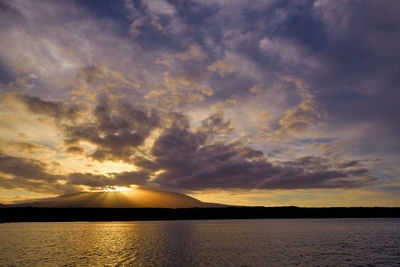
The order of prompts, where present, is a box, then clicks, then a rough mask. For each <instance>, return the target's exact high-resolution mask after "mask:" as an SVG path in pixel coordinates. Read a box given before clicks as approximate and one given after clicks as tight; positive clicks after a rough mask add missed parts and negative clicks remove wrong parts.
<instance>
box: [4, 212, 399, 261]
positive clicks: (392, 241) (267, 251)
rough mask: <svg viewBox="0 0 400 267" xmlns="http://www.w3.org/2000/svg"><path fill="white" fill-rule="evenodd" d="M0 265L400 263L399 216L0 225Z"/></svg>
mask: <svg viewBox="0 0 400 267" xmlns="http://www.w3.org/2000/svg"><path fill="white" fill-rule="evenodd" d="M0 265H1V266H10V265H16V266H60V265H61V266H70V265H74V266H82V265H83V266H87V265H90V266H104V265H112V266H114V265H120V266H124V265H131V266H400V219H274V220H215V221H162V222H161V221H160V222H67V223H65V222H58V223H11V224H0Z"/></svg>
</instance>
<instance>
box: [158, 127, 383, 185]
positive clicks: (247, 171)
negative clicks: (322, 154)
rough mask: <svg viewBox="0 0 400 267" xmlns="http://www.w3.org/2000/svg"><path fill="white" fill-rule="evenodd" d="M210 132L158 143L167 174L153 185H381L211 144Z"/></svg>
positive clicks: (358, 174) (313, 163)
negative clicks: (208, 141) (270, 160)
mask: <svg viewBox="0 0 400 267" xmlns="http://www.w3.org/2000/svg"><path fill="white" fill-rule="evenodd" d="M206 140H207V135H206V134H205V133H204V132H198V133H193V132H191V131H190V130H189V129H187V128H185V127H184V128H179V127H172V128H169V129H166V130H164V132H163V133H162V134H161V136H160V137H159V138H158V139H157V140H156V141H155V142H154V145H153V148H152V151H151V152H152V155H153V157H154V160H153V161H154V162H155V163H156V164H157V165H159V166H160V169H162V170H163V172H161V173H160V174H158V175H157V176H156V177H155V178H154V179H153V182H155V183H158V184H160V185H162V186H165V187H167V188H173V189H175V190H179V189H184V190H204V189H207V188H208V189H210V188H219V189H233V188H242V189H299V188H354V187H361V186H364V185H367V184H369V183H371V182H374V181H376V178H375V177H373V176H371V175H370V173H369V171H366V172H364V170H361V169H358V170H355V171H348V172H346V171H344V170H341V169H335V168H333V165H332V163H331V162H330V161H329V160H328V159H322V158H317V157H308V158H304V157H303V158H299V159H298V160H296V161H293V162H291V161H288V162H285V163H284V164H276V163H272V162H269V161H268V160H267V159H266V158H265V157H264V154H263V152H262V151H257V150H254V149H251V148H248V147H244V146H242V145H241V144H240V143H214V144H210V143H208V144H206V143H205V142H206Z"/></svg>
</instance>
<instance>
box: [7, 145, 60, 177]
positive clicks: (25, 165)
mask: <svg viewBox="0 0 400 267" xmlns="http://www.w3.org/2000/svg"><path fill="white" fill-rule="evenodd" d="M46 167H47V164H45V163H43V162H41V161H38V160H35V159H29V158H22V157H12V156H8V155H5V154H2V153H1V152H0V171H1V172H3V173H6V174H11V175H15V176H18V177H22V178H26V179H31V180H42V181H47V182H54V181H56V180H57V179H60V178H61V176H57V175H52V174H49V173H47V172H46V171H45V169H46Z"/></svg>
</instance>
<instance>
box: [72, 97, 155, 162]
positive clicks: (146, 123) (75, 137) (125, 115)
mask: <svg viewBox="0 0 400 267" xmlns="http://www.w3.org/2000/svg"><path fill="white" fill-rule="evenodd" d="M93 115H94V118H95V120H94V121H91V122H87V123H83V124H76V125H69V126H66V127H65V132H66V135H67V138H66V139H65V143H66V144H67V145H68V144H73V146H74V147H75V146H76V145H75V144H78V143H79V142H80V141H88V142H90V143H92V144H94V145H96V146H97V149H96V151H95V152H94V153H93V154H91V155H90V156H91V157H92V158H93V159H95V160H98V161H104V160H107V159H116V160H123V161H126V162H129V160H130V159H129V157H130V156H131V155H132V154H133V153H134V149H135V148H137V147H138V146H140V145H142V144H143V142H144V141H145V139H146V138H147V137H148V136H149V135H150V133H151V131H152V130H153V129H155V128H157V127H159V126H160V118H159V116H158V114H157V112H156V111H155V110H149V111H144V110H141V109H139V108H135V107H133V106H131V105H129V104H127V103H124V102H121V101H117V102H115V101H114V103H113V102H112V101H111V100H110V99H109V98H108V97H103V98H101V99H99V101H98V103H97V106H96V108H95V110H94V112H93Z"/></svg>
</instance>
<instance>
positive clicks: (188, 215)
mask: <svg viewBox="0 0 400 267" xmlns="http://www.w3.org/2000/svg"><path fill="white" fill-rule="evenodd" d="M278 218H400V208H386V207H385V208H382V207H375V208H372V207H371V208H369V207H360V208H358V207H349V208H301V207H226V208H187V209H165V208H32V207H4V208H0V222H3V223H4V222H57V221H146V220H207V219H278Z"/></svg>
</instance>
